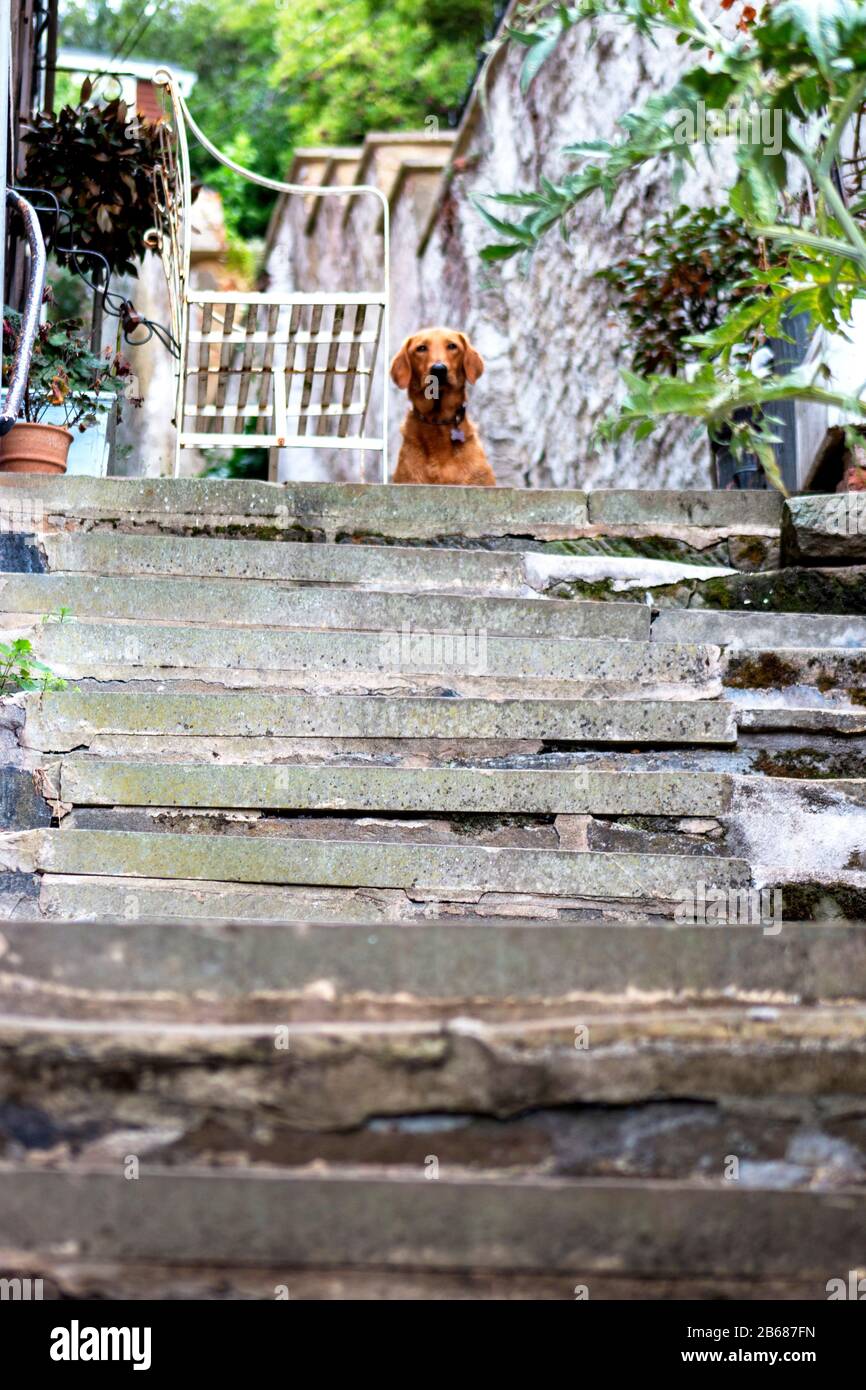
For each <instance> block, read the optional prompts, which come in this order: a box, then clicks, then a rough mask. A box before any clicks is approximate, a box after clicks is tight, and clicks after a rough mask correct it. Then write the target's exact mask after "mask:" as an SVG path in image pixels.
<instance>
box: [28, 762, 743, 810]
mask: <svg viewBox="0 0 866 1390" xmlns="http://www.w3.org/2000/svg"><path fill="white" fill-rule="evenodd" d="M51 782H52V783H53V784H54V785H55V786H57V789H58V797H57V799H58V800H60V801H62V802H63V803H64V804H65V805H68V806H164V807H168V806H184V807H197V806H207V807H215V808H228V809H233V808H238V809H247V808H252V809H283V810H312V811H339V810H350V811H399V812H422V813H425V812H438V811H458V812H460V813H461V815H466V814H479V813H483V814H492V815H495V814H500V815H501V814H508V813H513V812H525V813H528V814H533V815H558V814H562V815H601V816H622V815H637V816H717V815H722V814H724V812H725V811H727V810H728V809H729V808H730V801H731V790H730V783H729V779H728V778H726V777H723V776H718V775H716V774H713V773H682V772H637V773H631V774H628V773H626V774H623V773H621V772H595V771H591V770H590V771H577V772H570V771H562V772H558V771H541V772H535V771H522V770H512V769H480V768H394V767H369V766H368V767H322V766H317V767H293V766H285V765H280V766H276V767H273V766H271V767H262V766H246V767H239V766H226V765H223V766H217V767H213V766H207V765H206V766H195V765H185V764H177V763H163V764H158V763H157V764H153V763H132V762H116V761H109V760H106V759H88V758H64V759H63V761H62V763H61V764H60V768H59V773H58V771H57V770H55V771H54V772H53V773H52V776H51Z"/></svg>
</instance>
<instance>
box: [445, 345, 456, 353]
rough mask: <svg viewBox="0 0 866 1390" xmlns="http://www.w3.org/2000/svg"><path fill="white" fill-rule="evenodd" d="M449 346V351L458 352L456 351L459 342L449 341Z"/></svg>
mask: <svg viewBox="0 0 866 1390" xmlns="http://www.w3.org/2000/svg"><path fill="white" fill-rule="evenodd" d="M447 347H448V351H449V352H456V351H457V344H456V343H448V344H447Z"/></svg>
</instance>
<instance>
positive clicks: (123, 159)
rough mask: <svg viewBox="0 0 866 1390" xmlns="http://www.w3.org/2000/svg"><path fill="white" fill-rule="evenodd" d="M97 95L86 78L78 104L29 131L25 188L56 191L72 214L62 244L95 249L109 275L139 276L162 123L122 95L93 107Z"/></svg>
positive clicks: (37, 121) (42, 117)
mask: <svg viewBox="0 0 866 1390" xmlns="http://www.w3.org/2000/svg"><path fill="white" fill-rule="evenodd" d="M92 90H93V88H92V84H91V82H90V80H89V79H88V80H87V81H86V82H85V83H84V86H83V87H82V89H81V99H80V102H79V104H78V105H77V106H64V107H63V108H62V110H60V111H59V112H58V113H57V114H56V115H55V114H53V113H47V112H41V113H40V114H39V115H37V116H36V117H35V118H34V119H33V121H32V122H31V123H30V124H29V125H28V126H27V127H26V128H25V131H24V134H23V137H22V139H23V141H24V143H25V146H26V156H25V183H26V184H27V185H28V186H29V187H33V188H44V189H46V190H48V191H49V192H51V193H54V194H55V195H56V196H57V197H58V198H59V199H60V202H61V206H62V207H63V208H64V209H65V210H67V211H68V212H69V214H70V215H71V218H72V225H71V227H69V228H68V229H67V230H65V231H64V232H63V233H62V235H61V238H60V240H61V241H62V242H64V243H65V244H74V245H75V246H77V247H80V248H81V249H83V250H86V251H98V252H99V254H100V255H101V256H104V257H105V260H106V261H107V262H108V268H109V271H110V273H111V274H126V275H137V274H138V265H137V263H138V262H139V261H141V260H142V258H143V256H144V253H145V251H146V250H147V246H146V244H145V241H144V234H145V232H147V231H148V230H149V229H150V228H151V227H152V226H153V224H154V221H155V216H156V214H155V209H154V187H155V184H154V174H155V171H156V168H157V166H158V164H159V162H160V143H159V123H158V122H156V121H145V120H143V119H142V118H141V117H139V116H136V114H135V112H134V111H130V109H129V107H128V106H127V104H126V102H125V101H122V100H121V99H120V98H119V97H116V98H115V99H114V100H113V101H109V102H105V103H102V104H99V105H90V104H89V99H90V96H91V94H92ZM51 230H52V229H51V228H49V232H50V231H51ZM57 259H58V261H59V262H60V264H64V263H65V258H64V257H63V256H62V254H60V253H58V255H57Z"/></svg>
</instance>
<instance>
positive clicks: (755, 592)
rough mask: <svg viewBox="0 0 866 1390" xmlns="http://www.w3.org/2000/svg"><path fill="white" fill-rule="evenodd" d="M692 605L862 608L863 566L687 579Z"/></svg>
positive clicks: (865, 591)
mask: <svg viewBox="0 0 866 1390" xmlns="http://www.w3.org/2000/svg"><path fill="white" fill-rule="evenodd" d="M691 583H692V588H693V593H694V600H693V604H694V606H695V607H701V608H715V609H721V610H748V611H751V612H754V613H761V612H765V613H837V614H843V615H850V616H857V615H862V614H866V566H862V565H861V566H853V567H850V568H847V569H838V570H823V569H784V570H765V571H762V572H759V573H755V574H734V575H728V576H720V577H717V578H713V579H703V580H693V581H691Z"/></svg>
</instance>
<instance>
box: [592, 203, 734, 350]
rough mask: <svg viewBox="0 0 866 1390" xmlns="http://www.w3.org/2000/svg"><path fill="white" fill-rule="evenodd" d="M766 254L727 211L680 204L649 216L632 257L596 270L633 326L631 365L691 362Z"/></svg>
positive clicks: (630, 341) (630, 329)
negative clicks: (699, 342)
mask: <svg viewBox="0 0 866 1390" xmlns="http://www.w3.org/2000/svg"><path fill="white" fill-rule="evenodd" d="M761 259H762V257H761V248H760V246H759V244H758V242H757V241H756V240H755V238H754V237H751V236H749V234H748V232H746V230H745V229H744V227H743V224H742V222H741V221H740V219H739V218H737V217H735V216H734V215H733V214H732V213H730V212H718V211H717V210H716V209H715V208H699V209H698V210H697V212H692V210H691V209H690V208H688V207H685V206H681V207H678V208H677V209H676V211H674V212H670V213H667V214H665V215H664V216H663V217H659V218H656V219H655V220H654V221H652V222H650V223H649V225H648V226H647V228H646V230H645V232H644V234H643V236H642V238H641V244H640V247H639V249H638V250H637V251H636V252H635V254H634V255H633V256H631V257H629V258H628V259H627V260H623V261H618V262H617V263H616V264H615V265H613V266H609V267H608V268H607V269H605V270H601V271H599V272H598V278H599V279H601V280H605V281H606V282H607V283H608V284H609V285H610V286H611V288H612V291H613V298H614V303H615V307H616V309H617V311H618V312H619V314H620V315H621V316H622V318H623V319H624V321H625V323H626V324H627V326H628V330H629V332H628V340H629V343H630V344H631V348H632V368H633V370H634V371H636V372H641V373H646V374H651V373H653V372H668V373H671V374H673V373H676V372H679V371H681V370H682V368H683V366H684V365H685V363H686V362H689V361H693V360H694V359H695V357H696V355H697V348H696V346H695V343H694V339H695V338H696V337H702V339H703V341H704V342H706V341H707V335H708V334H709V333H711V332H712V331H713V330H715V329H717V328H718V327H719V325H720V324H721V323H722V321H723V320H724V319H725V315H726V311H727V310H728V309H729V308H730V307H731V306H732V305H734V304H736V303H738V302H739V301H740V300H742V299H743V298H744V296H746V295H748V294H749V291H750V289H751V288H752V287H753V285H754V278H753V277H754V276H755V275H756V273H758V272H759V271H760V267H761ZM755 304H757V305H758V310H759V312H760V311H762V305H761V301H760V300H754V299H752V300H750V308H751V307H752V306H753V305H755ZM690 340H691V341H690Z"/></svg>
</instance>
